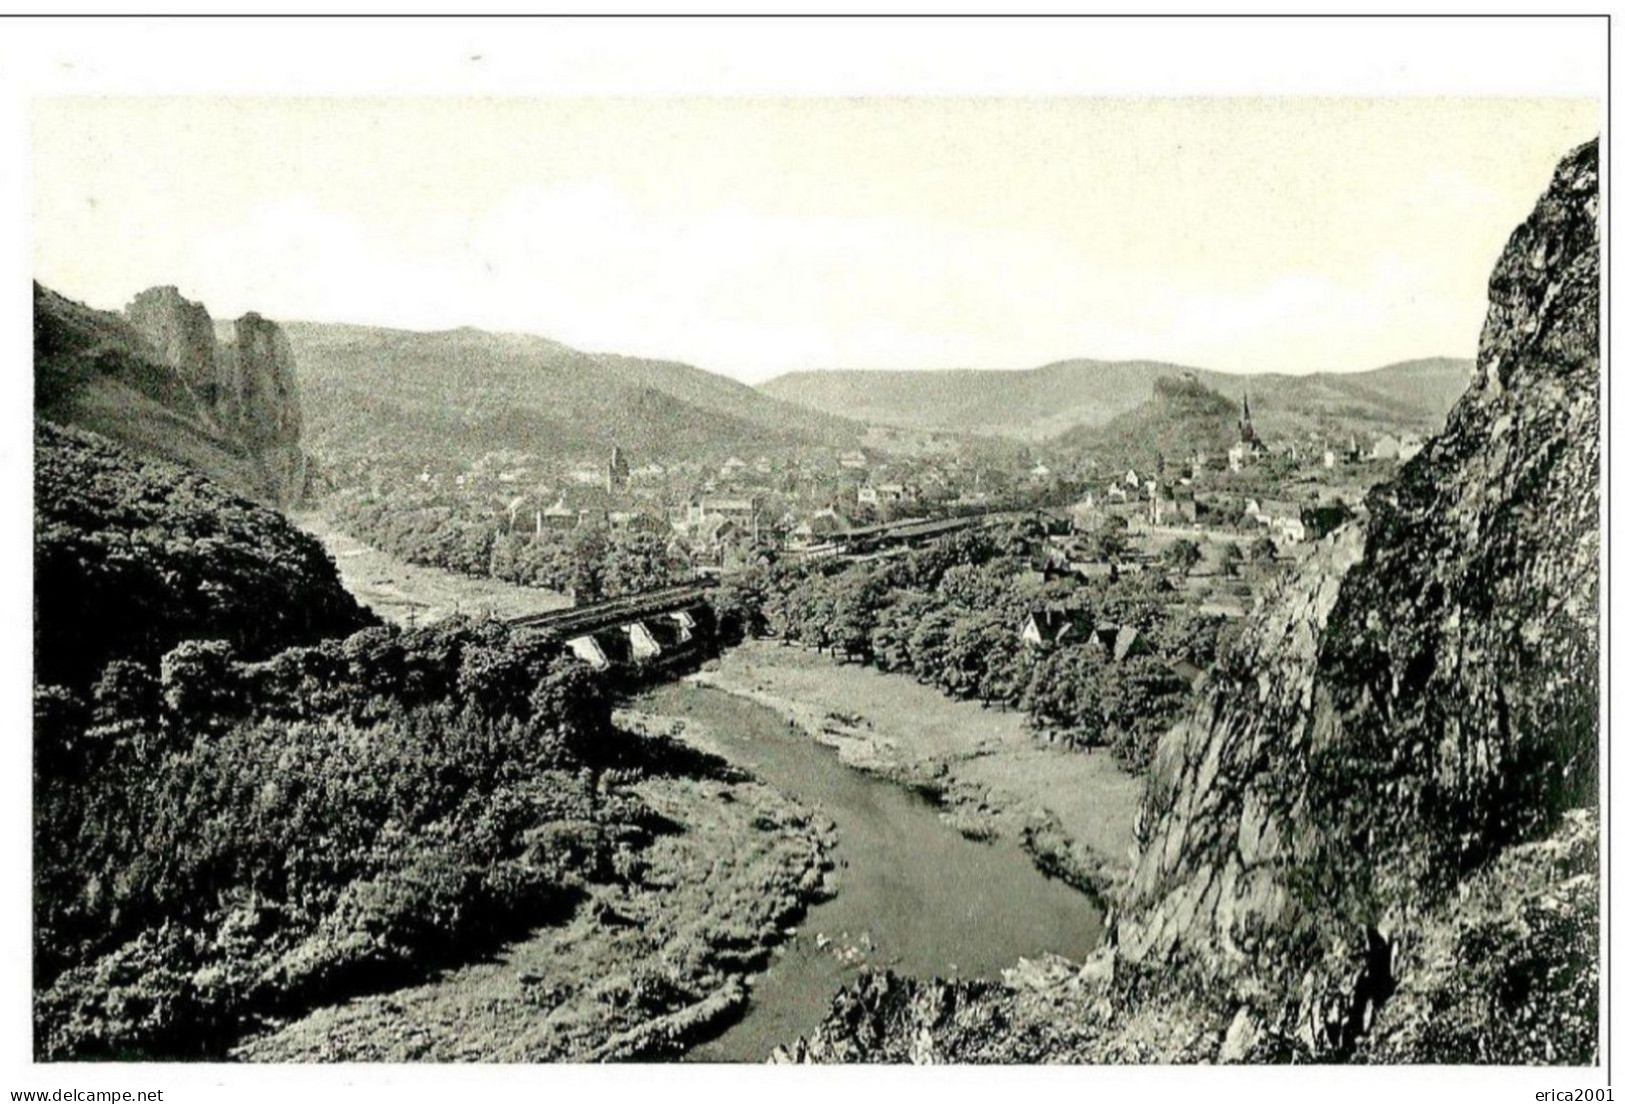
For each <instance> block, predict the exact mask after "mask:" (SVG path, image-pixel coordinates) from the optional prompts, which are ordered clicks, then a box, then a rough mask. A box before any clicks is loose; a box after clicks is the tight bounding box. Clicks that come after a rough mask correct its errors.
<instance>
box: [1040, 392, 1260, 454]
mask: <svg viewBox="0 0 1625 1104" xmlns="http://www.w3.org/2000/svg"><path fill="white" fill-rule="evenodd" d="M1240 416H1241V407H1240V405H1239V404H1237V403H1236V402H1234V401H1232V400H1231V399H1228V398H1226V397H1225V396H1224V395H1221V394H1220V393H1219V392H1217V391H1215V390H1213V389H1212V388H1210V387H1207V386H1205V385H1204V384H1203V383H1202V382H1201V381H1200V380H1198V379H1197V378H1196V376H1194V375H1192V374H1189V373H1186V374H1184V375H1180V376H1160V377H1158V378H1157V379H1155V380H1153V381H1152V384H1151V397H1150V398H1149V399H1147V400H1146V401H1145V402H1143V403H1141V404H1140V405H1139V406H1136V407H1135V408H1134V409H1132V410H1125V411H1124V412H1123V413H1121V414H1119V415H1117V416H1116V417H1115V418H1113V419H1112V420H1111V421H1109V422H1107V423H1106V424H1105V425H1103V426H1089V425H1085V426H1077V427H1075V428H1073V429H1070V430H1068V431H1067V432H1066V433H1063V434H1061V435H1060V436H1058V437H1056V438H1054V440H1053V444H1054V445H1056V446H1058V447H1059V448H1061V449H1071V448H1077V449H1082V450H1087V451H1088V452H1090V453H1091V454H1093V455H1095V456H1097V457H1101V458H1110V460H1111V461H1112V462H1113V463H1127V464H1133V465H1140V466H1144V467H1149V466H1150V465H1151V464H1153V463H1154V462H1155V461H1156V459H1157V457H1158V456H1159V455H1160V456H1162V457H1165V458H1168V459H1182V458H1183V457H1186V456H1189V455H1191V454H1192V453H1195V452H1205V453H1207V455H1209V456H1211V457H1213V458H1215V459H1220V458H1222V457H1223V456H1224V453H1225V450H1226V449H1228V448H1229V447H1230V446H1231V445H1232V444H1233V443H1235V440H1236V423H1237V420H1238V419H1239V418H1240Z"/></svg>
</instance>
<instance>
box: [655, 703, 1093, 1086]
mask: <svg viewBox="0 0 1625 1104" xmlns="http://www.w3.org/2000/svg"><path fill="white" fill-rule="evenodd" d="M625 715H626V716H627V717H633V716H641V717H644V718H646V719H647V722H648V723H649V724H651V725H654V724H658V725H661V726H664V727H665V729H667V730H670V731H673V732H680V737H681V739H682V740H683V741H684V742H685V743H689V744H691V745H692V746H694V747H697V748H701V749H704V750H706V751H708V752H711V753H713V754H716V755H718V756H721V757H722V758H724V759H726V760H727V761H728V762H730V763H733V764H736V765H737V766H740V767H742V768H744V769H745V770H748V771H749V772H750V773H751V775H752V776H753V777H756V778H758V779H760V780H761V781H762V782H763V783H764V784H766V785H770V786H772V787H773V788H774V789H776V790H778V791H779V792H781V793H783V794H785V795H787V796H788V797H790V798H791V799H792V800H794V801H796V802H798V803H800V804H802V805H804V806H806V807H808V808H811V809H814V810H816V811H817V812H819V813H820V814H824V815H827V816H828V817H830V818H831V819H832V820H833V821H834V823H835V827H836V831H837V833H838V837H839V838H838V839H837V841H836V846H835V850H834V852H833V856H834V858H835V860H836V867H835V871H834V872H833V885H832V888H833V889H834V890H835V892H834V894H833V896H831V897H830V898H828V899H827V900H823V901H820V902H818V903H816V904H814V905H813V906H811V907H810V908H809V909H808V910H807V914H806V916H805V917H804V918H803V919H802V920H801V921H800V922H799V923H798V925H797V928H798V930H797V931H796V932H795V933H794V934H793V935H792V936H791V938H789V939H788V940H787V941H786V942H785V943H784V945H783V949H782V953H779V954H775V956H774V958H773V959H772V961H771V963H770V964H769V966H768V968H767V970H766V971H765V972H764V973H763V974H762V975H761V977H760V978H759V979H757V982H756V984H755V986H754V987H753V989H752V991H751V996H750V1003H749V1005H748V1007H747V1008H745V1010H744V1014H743V1015H742V1016H741V1018H740V1019H739V1020H738V1021H737V1022H735V1023H733V1024H731V1025H730V1026H729V1027H728V1028H727V1029H726V1030H725V1031H724V1032H723V1033H722V1034H721V1035H719V1036H718V1037H716V1038H715V1039H712V1040H709V1041H707V1042H705V1043H703V1044H701V1045H700V1046H698V1047H696V1048H695V1049H694V1050H692V1051H690V1052H689V1054H688V1057H689V1058H690V1059H691V1060H697V1061H720V1062H760V1061H763V1060H765V1059H766V1058H768V1057H769V1056H770V1055H771V1054H772V1053H773V1052H774V1051H775V1049H776V1048H778V1047H781V1046H784V1045H787V1043H788V1041H789V1040H793V1039H796V1038H799V1037H803V1036H806V1035H808V1034H809V1033H811V1032H813V1031H814V1030H816V1029H817V1027H818V1025H819V1024H821V1023H822V1022H823V1020H824V1018H825V1017H826V1016H827V1015H828V1012H829V1008H830V1001H831V1000H833V999H834V998H835V996H836V994H837V993H838V992H840V991H841V990H842V988H843V987H846V986H850V985H853V984H856V983H857V982H858V980H859V979H860V978H861V977H862V976H863V975H864V973H865V972H866V971H867V970H869V969H887V970H892V971H895V972H896V973H898V974H900V975H903V976H908V977H912V978H916V979H920V980H926V979H930V978H936V977H948V978H963V979H978V980H982V981H994V980H998V979H1000V978H1002V977H1003V976H1004V972H1005V970H1006V969H1008V968H1009V967H1010V966H1011V964H1012V963H1016V962H1018V961H1019V960H1021V959H1023V958H1027V959H1034V958H1043V957H1045V956H1050V955H1059V956H1062V957H1064V958H1066V959H1070V960H1073V961H1081V960H1082V959H1084V958H1085V957H1087V956H1088V954H1089V953H1090V952H1091V951H1092V950H1093V949H1094V948H1095V947H1096V946H1097V944H1098V942H1099V938H1100V933H1101V928H1102V916H1101V912H1100V910H1099V909H1098V908H1096V907H1095V905H1094V904H1093V903H1092V902H1091V901H1090V900H1089V899H1088V897H1086V896H1085V895H1084V894H1081V893H1078V892H1077V891H1076V890H1074V889H1073V888H1071V887H1070V886H1068V885H1066V884H1064V883H1063V882H1060V881H1057V880H1055V879H1053V878H1047V877H1045V876H1043V874H1042V873H1041V872H1040V871H1039V870H1037V869H1035V868H1034V865H1033V864H1032V862H1030V861H1029V859H1028V856H1027V855H1025V854H1023V851H1022V848H1021V844H1020V841H1019V840H1018V839H1017V838H1015V837H1014V836H1011V837H1009V838H997V837H992V836H974V837H969V838H967V835H966V834H963V833H961V832H959V831H956V830H955V829H954V827H953V825H951V824H950V823H946V822H945V819H944V818H943V817H942V816H941V815H940V814H941V807H940V805H939V804H937V803H935V802H933V801H931V800H928V799H927V797H926V796H924V795H922V794H921V793H920V792H919V791H918V790H917V789H916V788H912V787H908V786H901V785H898V784H896V782H895V781H893V780H890V779H888V778H886V777H884V776H882V775H880V774H878V773H875V772H872V771H860V770H856V769H854V768H852V767H850V766H848V765H846V764H845V763H843V762H842V761H841V759H840V758H839V757H838V756H837V755H836V754H835V753H834V752H833V751H832V750H831V749H830V748H828V747H825V746H823V745H821V744H820V743H818V742H817V741H814V740H811V739H808V737H807V734H806V732H805V731H803V730H802V729H800V728H798V727H797V726H795V725H794V724H792V723H790V722H789V721H787V720H786V719H785V718H784V716H783V715H782V714H781V713H779V712H778V711H776V710H774V709H772V708H770V707H768V706H766V705H763V704H761V703H760V702H755V701H751V700H749V699H747V698H745V697H743V696H741V695H737V694H730V693H726V692H724V691H721V690H718V689H716V688H714V687H709V686H703V685H698V684H696V683H694V682H674V683H664V684H662V685H659V686H655V687H651V688H649V689H647V690H645V691H644V692H643V693H640V694H639V695H637V696H636V697H635V698H633V699H632V700H630V701H629V702H628V703H627V706H626V710H625ZM679 724H680V725H681V728H680V729H678V727H677V726H678V725H679Z"/></svg>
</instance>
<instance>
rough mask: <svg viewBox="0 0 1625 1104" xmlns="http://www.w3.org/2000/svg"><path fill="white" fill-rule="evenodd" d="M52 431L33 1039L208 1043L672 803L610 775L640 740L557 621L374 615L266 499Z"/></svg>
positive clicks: (491, 933) (607, 841) (460, 941)
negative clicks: (397, 624)
mask: <svg viewBox="0 0 1625 1104" xmlns="http://www.w3.org/2000/svg"><path fill="white" fill-rule="evenodd" d="M38 445H39V447H38V472H39V474H38V480H37V484H36V495H37V499H36V543H35V555H36V564H37V568H38V575H37V577H36V611H37V621H36V629H35V640H36V683H35V692H34V975H35V978H34V980H35V994H36V997H35V1013H36V1014H35V1031H36V1037H35V1049H36V1053H37V1054H38V1055H39V1056H40V1057H42V1058H50V1059H60V1058H95V1057H158V1056H173V1057H187V1056H190V1057H199V1056H208V1055H215V1054H218V1053H220V1052H221V1050H222V1049H223V1048H224V1047H225V1046H226V1045H227V1044H229V1043H230V1042H231V1041H233V1040H234V1039H235V1038H237V1037H238V1036H240V1035H241V1034H242V1032H243V1031H245V1030H246V1029H248V1028H250V1027H251V1026H252V1025H253V1024H254V1023H255V1022H256V1021H257V1020H258V1019H259V1018H261V1017H264V1016H267V1015H280V1014H288V1013H292V1012H296V1011H298V1010H299V1009H301V1008H303V1007H307V1006H308V1005H309V1004H310V1003H312V1002H314V1001H316V1000H327V999H333V998H336V997H339V996H342V995H343V994H344V993H346V992H349V991H354V990H357V989H360V988H365V987H369V986H373V985H377V984H381V983H383V982H386V981H398V980H399V979H400V978H401V977H403V976H406V975H409V974H411V973H412V972H414V971H420V970H422V969H423V968H424V967H426V966H429V965H432V964H434V963H437V962H442V961H447V960H449V959H451V958H453V957H466V956H467V954H468V953H470V951H473V950H477V949H479V948H481V947H485V946H489V945H490V944H491V943H492V942H493V941H494V940H497V939H500V938H502V937H503V936H504V935H506V934H509V933H512V932H514V931H516V930H517V929H519V928H520V927H523V926H530V925H533V924H535V923H537V922H540V921H542V920H545V919H546V918H547V916H548V915H549V914H550V912H552V911H554V910H557V909H559V908H561V907H564V906H566V905H568V903H569V902H570V901H571V899H572V897H573V894H574V893H575V891H576V889H577V887H579V886H580V885H581V883H582V880H583V879H592V878H598V877H604V876H608V875H610V874H611V873H612V872H613V871H614V870H616V869H617V868H619V867H624V866H625V865H626V862H625V859H624V850H625V848H627V847H629V846H632V845H634V844H636V843H637V842H638V841H640V840H641V839H642V838H644V837H645V836H646V834H647V832H648V831H649V829H650V827H651V826H652V825H654V824H656V823H657V821H655V820H654V818H653V817H652V816H651V814H649V813H648V812H647V811H646V810H644V809H643V808H642V807H641V806H639V805H637V804H636V802H635V801H634V800H632V799H629V798H626V797H623V796H619V795H617V794H616V792H615V791H613V790H612V789H611V790H608V791H605V789H604V788H603V787H601V786H600V774H599V768H600V764H611V765H613V766H615V767H616V768H617V769H620V768H623V767H624V766H625V765H626V764H627V763H628V762H636V761H637V756H636V754H635V753H632V752H630V751H629V750H628V749H626V748H624V747H617V746H616V740H617V736H616V734H615V733H614V732H613V730H612V729H611V728H610V724H609V709H610V706H609V701H608V698H607V697H606V694H605V692H604V690H603V688H602V687H601V686H600V685H599V683H598V682H597V680H596V679H595V678H594V677H593V676H592V675H591V673H590V672H589V671H588V670H587V669H586V668H585V667H584V666H583V665H581V664H580V663H578V662H577V661H576V660H574V659H573V658H571V657H569V656H567V655H566V654H565V653H563V652H562V651H561V650H560V649H559V648H558V647H557V646H556V645H553V644H549V643H546V642H543V641H541V640H540V639H538V638H535V637H531V636H525V635H522V634H518V633H515V632H513V631H511V630H509V629H508V628H507V627H506V626H505V625H503V624H500V623H496V622H469V621H456V622H450V623H442V624H441V625H439V626H436V627H433V628H424V629H415V630H410V631H408V630H401V629H397V628H385V627H379V626H376V625H373V626H372V627H362V626H367V625H369V624H370V623H371V621H372V619H371V618H370V617H369V616H367V615H366V614H365V612H364V611H362V610H361V609H360V608H359V607H357V606H356V604H355V603H354V601H353V600H352V599H351V598H350V597H349V595H348V594H346V593H345V592H344V590H343V589H342V588H341V587H340V585H339V583H338V580H337V577H336V573H335V571H334V568H333V564H332V562H331V561H330V560H329V559H327V557H326V556H325V555H324V554H323V553H322V552H321V549H320V546H319V545H317V544H316V543H315V542H314V541H311V540H310V539H309V538H307V537H305V536H303V535H302V534H300V533H298V532H297V531H296V530H294V529H293V528H292V527H291V526H289V525H288V524H287V523H286V522H285V521H284V520H283V519H281V518H280V517H279V516H277V515H275V514H273V513H271V512H270V511H267V510H264V509H261V508H259V507H256V506H254V505H252V504H250V503H248V502H245V501H243V500H241V499H237V498H234V497H232V496H230V495H227V494H224V493H223V492H221V491H219V490H217V489H215V488H214V487H213V486H212V485H211V484H209V482H208V481H207V480H205V479H203V478H202V477H199V476H197V475H195V474H193V473H190V472H187V471H185V470H183V469H180V468H176V467H172V466H170V465H166V464H160V463H154V462H142V461H138V460H135V459H133V458H131V457H129V456H127V455H126V454H124V453H123V452H121V451H120V450H118V449H115V448H113V447H111V446H107V445H105V444H102V443H99V442H98V441H97V440H95V439H94V438H90V437H87V436H84V435H80V434H74V433H66V432H61V431H57V430H54V429H51V428H49V427H42V428H41V430H40V432H39V439H38ZM358 629H359V631H355V630H358ZM344 634H348V635H344ZM626 739H630V738H626Z"/></svg>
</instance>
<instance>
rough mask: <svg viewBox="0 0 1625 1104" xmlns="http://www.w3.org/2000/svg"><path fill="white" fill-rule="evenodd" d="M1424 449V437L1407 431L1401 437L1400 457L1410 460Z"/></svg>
mask: <svg viewBox="0 0 1625 1104" xmlns="http://www.w3.org/2000/svg"><path fill="white" fill-rule="evenodd" d="M1421 451H1422V439H1421V438H1420V437H1418V436H1417V435H1416V434H1414V433H1407V434H1405V436H1403V437H1401V438H1400V439H1399V459H1401V460H1409V459H1410V458H1411V457H1413V456H1415V455H1416V454H1417V453H1419V452H1421Z"/></svg>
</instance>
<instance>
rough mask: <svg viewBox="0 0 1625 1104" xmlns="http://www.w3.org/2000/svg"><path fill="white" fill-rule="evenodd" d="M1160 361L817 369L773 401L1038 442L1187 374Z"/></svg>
mask: <svg viewBox="0 0 1625 1104" xmlns="http://www.w3.org/2000/svg"><path fill="white" fill-rule="evenodd" d="M1188 370H1189V369H1186V368H1184V367H1182V366H1180V365H1177V364H1167V363H1163V362H1160V361H1150V360H1135V361H1104V360H1063V361H1057V362H1056V363H1054V364H1046V365H1044V366H1043V367H1042V368H1032V369H1028V370H1025V371H1017V372H995V371H983V370H978V369H953V370H948V371H940V372H894V371H853V372H846V371H812V372H791V373H789V374H788V375H783V376H779V377H777V378H776V379H771V380H768V381H767V382H766V383H764V384H762V385H761V390H762V391H763V392H764V393H766V394H768V395H772V396H773V397H774V398H778V399H784V400H786V401H788V402H794V403H799V404H801V405H802V406H806V407H808V408H810V409H813V410H821V411H824V412H826V413H831V414H834V413H838V414H841V415H843V416H845V417H848V418H855V419H857V420H858V421H862V422H869V423H874V424H877V425H890V426H901V427H904V428H908V429H926V430H940V431H944V432H948V433H969V434H978V435H982V436H989V437H1012V438H1017V439H1020V440H1027V441H1036V440H1043V439H1045V438H1049V437H1053V436H1055V435H1056V434H1058V433H1061V432H1063V431H1065V430H1068V429H1071V428H1072V427H1073V426H1075V425H1080V424H1082V425H1100V424H1102V423H1104V422H1106V421H1107V420H1109V419H1110V418H1112V417H1113V416H1115V415H1117V414H1121V413H1122V412H1123V411H1125V410H1129V409H1132V408H1133V407H1135V406H1137V405H1139V404H1140V403H1142V402H1144V401H1145V400H1146V399H1148V398H1150V397H1151V381H1152V380H1154V379H1156V378H1157V377H1158V376H1177V375H1179V374H1180V373H1182V372H1185V371H1188Z"/></svg>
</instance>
